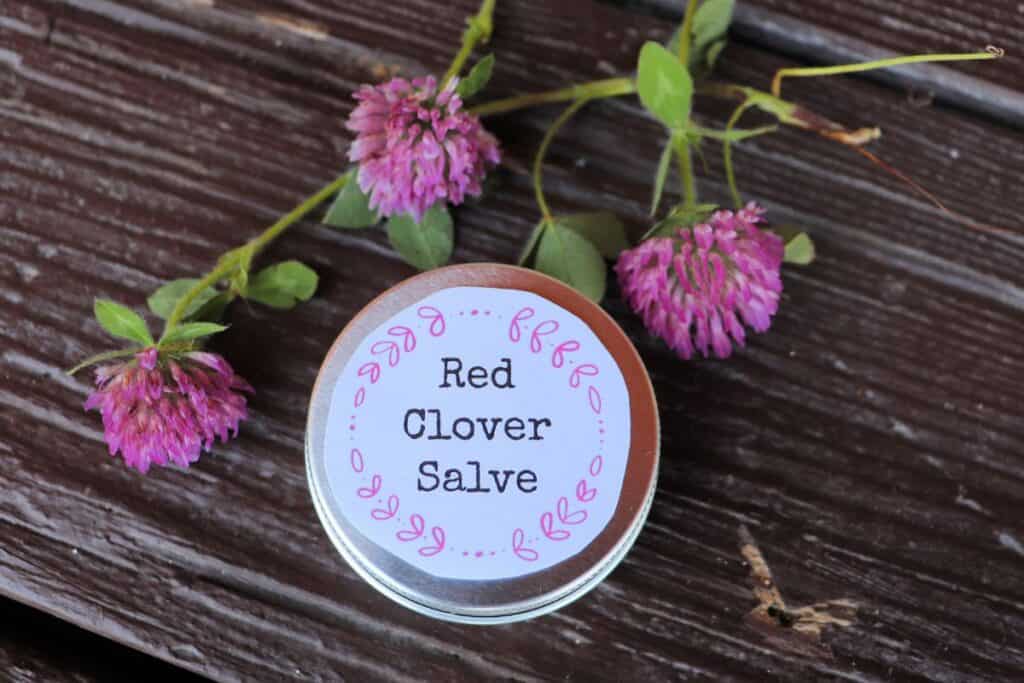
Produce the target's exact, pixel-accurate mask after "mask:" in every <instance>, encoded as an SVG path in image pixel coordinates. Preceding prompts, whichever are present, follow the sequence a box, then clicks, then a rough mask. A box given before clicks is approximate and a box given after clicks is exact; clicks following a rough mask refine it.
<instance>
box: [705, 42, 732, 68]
mask: <svg viewBox="0 0 1024 683" xmlns="http://www.w3.org/2000/svg"><path fill="white" fill-rule="evenodd" d="M726 44H727V42H726V41H724V40H719V41H717V42H714V43H711V45H708V49H707V50H706V51H705V52H704V66H705V68H706V69H707V70H708V71H709V72H710V71H713V70H714V68H715V64H717V63H718V58H719V57H721V56H722V50H724V49H725V46H726Z"/></svg>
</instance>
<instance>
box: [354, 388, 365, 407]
mask: <svg viewBox="0 0 1024 683" xmlns="http://www.w3.org/2000/svg"><path fill="white" fill-rule="evenodd" d="M365 402H366V388H365V387H359V388H358V389H356V395H355V396H354V397H353V398H352V405H353V407H355V408H359V407H361V406H362V405H363V403H365Z"/></svg>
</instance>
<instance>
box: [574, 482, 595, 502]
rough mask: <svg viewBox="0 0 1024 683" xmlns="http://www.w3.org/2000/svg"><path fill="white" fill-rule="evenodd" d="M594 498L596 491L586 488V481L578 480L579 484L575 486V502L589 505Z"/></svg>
mask: <svg viewBox="0 0 1024 683" xmlns="http://www.w3.org/2000/svg"><path fill="white" fill-rule="evenodd" d="M595 496H597V489H595V488H590V487H588V486H587V480H586V479H580V482H579V483H578V484H576V500H578V501H579V502H581V503H589V502H590V501H592V500H594V497H595Z"/></svg>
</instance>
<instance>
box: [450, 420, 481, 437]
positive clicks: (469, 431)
mask: <svg viewBox="0 0 1024 683" xmlns="http://www.w3.org/2000/svg"><path fill="white" fill-rule="evenodd" d="M460 426H461V427H464V429H459V427H460ZM475 431H476V429H475V428H474V427H473V421H472V420H470V419H469V418H468V417H460V418H458V419H456V420H455V422H452V433H453V434H455V436H457V437H459V438H460V439H462V440H463V441H467V440H469V439H472V438H473V432H475Z"/></svg>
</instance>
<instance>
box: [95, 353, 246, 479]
mask: <svg viewBox="0 0 1024 683" xmlns="http://www.w3.org/2000/svg"><path fill="white" fill-rule="evenodd" d="M244 391H247V392H252V387H250V386H249V383H248V382H246V381H245V380H244V379H242V378H241V377H239V376H238V375H236V374H235V372H234V370H232V369H231V366H230V365H228V363H227V361H225V360H224V358H223V357H221V356H219V355H217V354H215V353H206V352H202V351H192V352H188V353H183V354H180V355H176V356H173V357H165V358H161V357H160V354H159V352H158V351H157V350H156V349H154V348H151V349H146V350H145V351H142V352H141V353H139V354H137V355H136V356H135V358H134V359H133V360H130V361H126V362H123V363H115V364H112V365H104V366H101V367H99V368H97V369H96V389H95V391H93V392H92V393H91V394H90V395H89V398H88V399H87V400H86V402H85V409H86V410H93V409H96V410H99V411H100V413H101V414H102V416H103V432H104V436H105V437H106V441H107V445H108V446H109V448H110V454H111V455H115V454H117V452H118V451H120V453H121V457H123V458H124V461H125V464H127V465H128V466H129V467H134V468H135V469H137V470H139V471H140V472H143V473H145V472H146V471H148V470H149V467H150V465H153V464H156V465H169V464H174V465H179V466H181V467H188V466H189V464H190V463H193V462H195V461H196V460H198V459H199V453H200V450H207V451H208V450H210V447H211V446H212V445H213V442H214V440H215V439H216V438H217V437H220V440H221V441H227V440H228V439H229V438H231V437H232V436H235V435H236V434H237V433H238V423H239V422H241V421H242V420H244V419H245V417H246V405H245V404H246V399H245V396H244V394H242V393H241V392H244Z"/></svg>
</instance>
